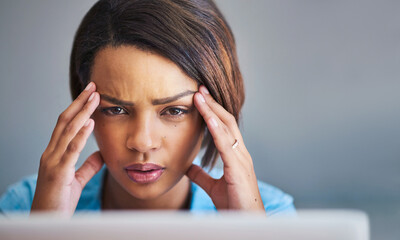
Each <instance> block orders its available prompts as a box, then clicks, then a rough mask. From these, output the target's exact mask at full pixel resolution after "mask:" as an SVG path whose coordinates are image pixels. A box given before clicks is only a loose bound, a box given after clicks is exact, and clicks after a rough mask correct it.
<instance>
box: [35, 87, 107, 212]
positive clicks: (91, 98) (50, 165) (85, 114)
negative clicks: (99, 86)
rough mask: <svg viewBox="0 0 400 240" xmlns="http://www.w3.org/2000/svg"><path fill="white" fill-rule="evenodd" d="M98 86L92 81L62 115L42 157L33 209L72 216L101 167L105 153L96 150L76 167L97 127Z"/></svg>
mask: <svg viewBox="0 0 400 240" xmlns="http://www.w3.org/2000/svg"><path fill="white" fill-rule="evenodd" d="M95 90H96V86H95V84H94V83H90V84H89V85H88V86H87V87H86V89H85V90H84V91H83V92H82V93H81V94H80V95H79V96H78V97H77V99H75V101H73V102H72V104H71V105H70V106H69V107H68V108H67V109H66V110H65V111H64V112H63V113H62V114H61V115H60V116H59V118H58V121H57V125H56V127H55V129H54V132H53V134H52V136H51V139H50V143H49V145H48V146H47V148H46V150H45V151H44V153H43V155H42V157H41V159H40V166H39V174H38V180H37V185H36V191H35V196H34V198H33V203H32V208H31V211H35V210H47V211H56V212H57V213H60V214H61V215H63V216H67V217H69V216H72V215H73V213H74V212H75V208H76V206H77V204H78V200H79V197H80V195H81V193H82V189H83V188H84V186H85V185H86V184H87V183H88V181H89V180H90V179H91V178H92V177H93V176H94V175H95V174H96V173H97V172H98V171H99V170H100V169H101V167H102V165H103V161H102V158H101V155H100V153H99V152H95V153H93V154H92V155H91V156H89V157H88V159H87V160H86V161H85V162H84V163H83V164H82V166H81V167H80V168H79V169H78V170H77V171H75V164H76V162H77V160H78V157H79V154H80V152H81V151H82V149H83V147H84V146H85V144H86V141H87V139H88V137H89V135H90V133H91V132H92V131H93V127H94V121H93V120H92V119H90V116H91V115H92V113H93V112H94V110H95V109H96V107H97V106H98V105H99V101H100V96H99V94H98V93H97V92H95Z"/></svg>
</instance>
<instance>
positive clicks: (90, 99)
mask: <svg viewBox="0 0 400 240" xmlns="http://www.w3.org/2000/svg"><path fill="white" fill-rule="evenodd" d="M93 97H94V92H93V93H92V94H91V95H90V97H89V100H88V102H90V101H92V99H93Z"/></svg>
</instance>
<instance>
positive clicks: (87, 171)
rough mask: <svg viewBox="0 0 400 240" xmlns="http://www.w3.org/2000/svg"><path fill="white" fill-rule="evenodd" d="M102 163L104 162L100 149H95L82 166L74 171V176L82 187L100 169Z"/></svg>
mask: <svg viewBox="0 0 400 240" xmlns="http://www.w3.org/2000/svg"><path fill="white" fill-rule="evenodd" d="M103 164H104V162H103V158H102V156H101V154H100V151H97V152H94V153H93V154H92V155H90V156H89V157H88V158H87V159H86V161H85V162H84V163H83V164H82V166H81V167H80V168H79V169H78V170H77V171H76V172H75V178H76V180H77V181H78V182H79V183H80V184H81V186H82V189H83V188H84V187H85V186H86V184H87V183H88V182H89V180H90V179H91V178H92V177H93V176H94V175H95V174H96V173H98V172H99V171H100V169H101V167H102V166H103Z"/></svg>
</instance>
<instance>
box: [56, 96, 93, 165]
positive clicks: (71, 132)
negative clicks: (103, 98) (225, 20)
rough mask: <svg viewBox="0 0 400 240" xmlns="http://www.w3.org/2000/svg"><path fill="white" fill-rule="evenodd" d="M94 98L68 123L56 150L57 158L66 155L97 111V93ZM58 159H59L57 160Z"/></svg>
mask: <svg viewBox="0 0 400 240" xmlns="http://www.w3.org/2000/svg"><path fill="white" fill-rule="evenodd" d="M92 94H93V95H91V97H92V98H89V101H88V102H87V103H86V104H85V106H84V107H83V108H82V110H81V111H80V112H79V113H78V114H77V115H76V116H75V118H74V119H73V120H72V121H71V122H70V123H68V124H67V125H66V126H65V128H64V130H63V132H62V133H61V136H60V139H59V141H58V143H57V145H56V147H55V149H54V154H55V155H56V156H57V155H58V156H62V155H64V153H65V151H66V149H67V147H68V145H69V144H70V142H71V140H72V139H73V138H74V137H75V136H76V134H77V133H78V132H79V130H80V129H81V128H82V126H83V125H84V124H85V122H86V121H87V120H88V119H89V118H90V116H91V115H92V113H93V112H94V111H95V110H96V107H97V106H98V105H99V101H100V97H99V94H98V93H97V92H94V93H92ZM55 159H57V158H55Z"/></svg>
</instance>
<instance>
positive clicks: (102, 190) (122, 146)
mask: <svg viewBox="0 0 400 240" xmlns="http://www.w3.org/2000/svg"><path fill="white" fill-rule="evenodd" d="M70 87H71V92H72V97H73V99H74V101H73V103H72V104H71V105H70V106H69V107H68V108H67V109H66V110H65V111H64V112H63V113H62V114H61V115H60V117H59V119H58V121H57V124H56V127H55V129H54V132H53V134H52V137H51V139H50V142H49V145H48V147H47V148H46V150H45V151H44V153H43V155H42V157H41V160H40V167H39V173H38V177H37V182H36V180H35V177H33V178H28V179H25V180H24V181H22V182H21V183H19V184H17V185H14V186H13V187H11V188H9V190H8V191H7V193H6V194H4V195H3V197H2V198H1V200H0V209H1V210H2V211H3V212H6V213H7V212H11V211H13V210H26V211H29V210H31V211H40V210H41V211H43V210H49V211H56V212H58V213H60V214H62V215H66V216H71V215H73V214H74V212H75V211H80V210H101V209H177V210H178V209H190V210H192V211H197V210H206V209H236V210H249V211H267V213H269V214H272V213H276V212H284V211H286V212H291V211H294V207H293V203H292V198H291V197H290V196H288V195H286V194H284V193H283V192H281V191H280V190H278V189H276V188H274V187H272V186H270V185H267V184H265V183H262V182H257V179H256V176H255V173H254V168H253V162H252V159H251V156H250V154H249V153H248V151H247V149H246V147H245V145H244V142H243V139H242V136H241V134H240V131H239V128H238V125H237V122H238V119H239V113H240V109H241V107H242V105H243V101H244V88H243V82H242V77H241V74H240V71H239V66H238V60H237V56H236V49H235V43H234V38H233V35H232V32H231V30H230V28H229V26H228V24H227V23H226V21H225V19H224V18H223V16H222V14H221V13H220V12H219V10H218V9H217V7H216V6H215V4H214V3H213V2H212V1H207V0H204V1H189V0H174V1H167V0H157V1H155V0H154V1H153V0H152V1H149V0H143V1H126V0H125V1H121V0H120V1H118V0H105V1H99V2H97V3H96V4H95V5H94V6H93V7H92V8H91V9H90V10H89V12H88V13H87V14H86V16H85V17H84V19H83V21H82V23H81V25H80V27H79V29H78V31H77V33H76V36H75V39H74V44H73V49H72V53H71V61H70ZM92 131H93V132H94V135H95V137H96V141H97V144H98V146H99V151H98V152H95V153H93V154H92V155H91V156H90V157H89V158H88V159H87V160H86V161H85V162H84V163H83V165H82V166H81V167H80V168H79V169H78V170H76V171H75V164H76V162H77V160H78V157H79V153H80V152H81V150H82V149H83V147H84V145H85V143H86V140H87V138H88V137H89V135H90V134H91V132H92ZM201 148H204V150H205V154H204V156H203V157H202V160H201V165H202V167H204V168H213V166H214V164H215V162H216V160H217V158H218V156H220V157H221V159H222V161H223V172H222V173H220V175H219V173H218V172H216V171H212V172H211V173H210V174H211V175H212V176H214V177H217V179H216V178H213V177H211V176H210V175H209V174H208V173H207V172H206V171H204V170H203V169H202V168H201V167H199V166H198V165H195V164H193V161H194V160H195V158H196V156H197V155H198V153H199V151H200V149H201ZM103 165H105V167H104V166H103ZM218 175H219V176H218ZM221 175H222V176H221ZM218 177H220V178H218ZM199 187H200V188H199ZM202 189H203V190H204V191H203V190H202ZM33 192H35V193H34V197H33V196H32V194H31V193H33Z"/></svg>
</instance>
